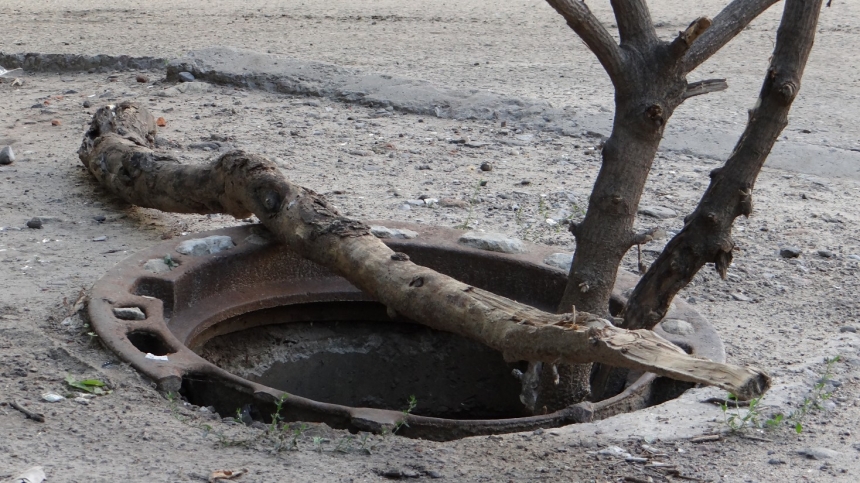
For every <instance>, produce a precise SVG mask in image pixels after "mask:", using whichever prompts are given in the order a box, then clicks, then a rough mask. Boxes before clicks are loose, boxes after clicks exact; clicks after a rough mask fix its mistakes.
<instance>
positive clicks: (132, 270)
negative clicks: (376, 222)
mask: <svg viewBox="0 0 860 483" xmlns="http://www.w3.org/2000/svg"><path fill="white" fill-rule="evenodd" d="M382 224H384V225H385V226H387V227H390V228H400V229H409V230H413V231H415V232H417V233H418V236H417V237H416V238H413V239H393V238H388V239H385V240H384V241H385V242H386V243H387V244H388V245H389V246H390V247H391V248H393V249H395V250H397V251H400V252H404V253H406V254H408V255H409V256H410V258H411V259H412V260H414V261H415V262H416V263H418V264H421V265H425V266H428V267H430V268H433V269H435V270H437V271H440V272H442V273H446V274H448V275H451V276H453V277H455V278H458V279H460V280H461V281H463V282H465V283H468V284H471V285H474V286H477V287H481V288H484V289H487V290H491V291H493V292H495V293H498V294H501V295H505V296H507V297H509V298H512V299H515V300H518V301H520V302H523V303H526V304H529V305H532V306H535V307H537V308H540V309H543V310H547V311H551V310H552V309H553V307H554V306H555V305H556V301H557V300H559V299H560V297H561V294H562V291H563V289H564V284H565V282H566V273H565V272H563V271H562V270H560V269H558V268H554V267H551V266H548V265H546V264H544V263H543V261H544V260H545V259H546V257H548V256H549V255H551V254H552V253H553V252H554V250H552V249H551V248H550V247H546V246H540V245H534V244H529V243H524V247H525V253H521V254H503V253H497V252H490V251H483V250H477V249H473V248H469V247H465V246H463V245H461V244H458V243H457V239H458V237H459V236H460V235H461V234H462V233H461V232H459V231H457V230H453V229H447V228H438V227H426V226H420V225H414V224H408V223H398V222H384V223H382ZM267 235H268V234H267V232H266V231H265V229H264V228H262V227H261V226H259V225H246V226H238V227H233V228H225V229H222V230H215V231H211V232H206V233H199V234H195V235H189V236H187V237H183V238H178V239H173V240H170V241H167V242H164V243H161V244H159V245H156V246H154V247H152V248H150V249H147V250H144V251H142V252H139V253H137V254H135V255H134V256H132V257H130V258H128V259H126V260H125V261H123V262H121V263H120V264H118V265H117V266H116V267H114V268H113V269H112V270H111V271H110V272H109V273H108V274H107V275H106V276H105V277H104V278H102V279H101V280H99V282H98V283H96V285H95V286H94V288H93V292H92V296H91V298H90V305H89V314H90V318H91V322H92V325H93V327H94V329H95V330H96V332H97V333H98V335H99V336H100V337H101V339H102V341H103V342H104V344H106V345H107V346H108V347H109V348H110V349H111V350H113V351H114V352H116V353H117V354H119V356H120V357H121V358H122V359H124V360H125V361H127V362H129V363H130V364H131V365H132V366H134V367H135V368H136V369H137V370H138V371H140V372H142V373H144V374H145V375H147V376H148V377H150V378H152V379H153V380H154V381H155V382H156V383H157V385H158V387H159V389H160V390H163V391H174V392H179V393H180V394H182V395H183V396H184V397H185V398H187V399H188V401H189V402H191V403H192V404H196V405H200V406H214V407H215V408H216V410H217V411H218V412H219V413H220V414H221V415H232V414H235V412H236V409H237V408H241V407H244V406H246V405H249V404H250V405H251V406H250V407H251V408H252V409H253V411H252V415H256V417H259V418H260V419H261V420H263V421H266V420H267V419H268V418H269V417H270V416H269V415H271V414H272V413H273V412H274V411H275V409H274V408H275V403H276V401H278V400H279V399H280V398H281V397H282V395H284V394H286V393H287V392H289V395H288V396H287V397H286V398H285V399H284V402H283V406H282V411H281V416H283V417H284V419H285V421H313V422H324V423H327V424H328V425H329V426H332V427H335V428H344V429H349V430H352V431H374V432H379V431H382V430H384V429H386V428H389V429H390V428H391V427H392V426H394V425H395V424H396V423H397V422H398V421H399V420H402V419H403V418H404V413H403V411H402V410H398V407H401V408H402V406H404V405H405V404H406V400H405V397H404V395H405V394H407V393H409V394H414V395H415V396H416V397H417V400H418V407H417V408H416V410H415V411H413V413H412V414H408V415H407V416H406V422H407V423H408V425H403V426H402V427H401V428H400V431H399V432H398V434H400V435H404V436H410V437H421V438H427V439H435V440H450V439H456V438H461V437H466V436H475V435H485V434H498V433H508V432H516V431H527V430H534V429H537V428H550V427H558V426H563V425H567V424H572V423H578V422H585V421H591V420H597V419H603V418H606V417H610V416H613V415H615V414H620V413H626V412H630V411H635V410H637V409H642V408H644V407H648V406H651V405H654V404H657V403H660V402H663V401H664V400H666V399H668V398H672V397H676V396H677V395H678V394H680V392H683V390H685V389H686V388H689V387H690V385H686V384H685V383H676V382H674V381H669V380H666V379H663V378H658V377H656V376H655V375H653V374H644V375H641V376H639V377H638V379H636V380H635V381H634V382H632V383H631V384H629V385H628V386H627V387H626V389H625V390H624V391H623V392H621V393H620V394H618V395H616V396H614V397H612V398H609V399H606V400H603V401H600V402H596V403H584V404H580V405H576V406H572V407H570V408H566V409H564V410H561V411H557V412H554V413H550V414H545V415H540V416H523V417H519V416H520V415H518V414H517V405H516V404H513V403H511V400H512V398H514V397H517V395H518V387H519V385H518V383H517V382H516V381H515V380H513V377H512V376H510V373H511V369H512V368H515V367H517V364H506V363H504V361H502V358H501V355H499V354H497V353H494V352H493V351H492V350H490V349H488V348H484V347H482V346H479V345H477V343H475V342H473V341H469V340H466V339H463V338H460V337H459V336H455V335H453V334H446V333H441V332H437V331H432V330H431V329H428V328H425V327H421V326H416V325H414V324H409V323H408V322H407V323H404V321H393V320H391V319H389V318H388V316H387V315H386V312H385V309H384V307H383V306H381V304H378V303H376V302H375V301H373V300H372V299H370V298H369V297H368V296H367V295H365V294H364V293H362V292H360V291H358V290H357V289H356V288H355V287H353V286H352V285H351V284H350V283H348V282H347V281H346V280H344V279H343V278H341V277H339V276H337V275H334V274H332V273H331V272H330V271H328V270H327V269H325V268H323V267H321V266H319V265H317V264H315V263H313V262H310V261H308V260H305V259H303V258H301V257H300V256H298V255H296V254H295V253H293V252H291V251H290V250H288V249H286V248H284V247H283V246H282V245H279V244H276V243H273V242H270V241H269V240H268V237H267ZM208 237H229V238H230V240H231V241H232V245H235V246H232V248H229V249H227V250H225V251H221V252H218V253H213V254H202V255H194V254H192V253H189V254H181V253H179V252H178V251H177V248H178V247H179V245H180V244H181V243H182V242H183V241H187V240H200V239H202V238H208ZM208 239H209V240H210V244H214V245H217V244H218V243H219V241H220V243H227V244H228V245H230V244H231V243H229V242H225V240H226V239H224V238H208ZM198 248H199V247H198ZM167 256H169V257H167ZM166 258H167V259H166ZM635 282H636V277H635V276H634V275H632V274H630V273H627V272H622V273H621V274H620V276H619V278H618V283H617V286H616V292H618V291H619V290H625V289H628V288H630V287H632V286H633V284H635ZM117 309H120V310H117ZM121 309H130V310H125V311H123V310H121ZM136 309H139V310H136ZM669 319H671V320H672V321H673V322H672V325H671V327H668V328H670V330H671V332H673V333H668V332H666V331H664V330H663V328H662V327H660V326H658V328H657V331H658V332H659V333H660V335H662V336H663V337H665V338H666V339H668V340H670V341H672V342H674V343H675V344H677V345H679V346H680V347H682V348H684V349H685V350H686V351H687V352H688V353H691V354H694V355H696V356H698V357H703V358H707V359H711V360H715V361H718V362H724V361H725V351H724V348H723V344H722V342H721V340H720V338H719V336H718V335H717V333H716V331H715V330H714V328H713V327H712V326H711V325H710V323H708V322H707V321H706V320H705V319H704V318H703V317H702V316H701V315H700V314H699V313H698V312H697V311H695V310H694V309H693V308H692V307H691V306H689V305H688V304H686V303H685V302H683V301H681V300H678V301H676V302H675V303H674V304H673V306H672V308H671V310H670V312H669V315H668V317H667V320H669ZM679 321H680V322H679ZM683 321H685V322H686V323H684V322H683ZM386 328H388V329H389V330H387V329H386ZM308 329H310V330H308ZM679 329H682V330H679ZM261 334H262V335H261ZM684 334H686V335H684ZM380 338H381V339H380ZM386 338H389V339H386ZM335 339H336V340H337V342H332V340H335ZM349 341H352V343H350V342H349ZM261 344H262V345H261ZM266 344H270V345H274V346H279V347H276V348H271V347H266ZM243 348H244V349H253V352H254V353H253V354H249V353H247V352H242V349H243ZM435 352H442V353H443V354H444V356H445V357H439V355H438V354H435ZM261 353H265V354H263V356H265V357H263V356H261ZM320 354H322V355H320ZM361 354H364V355H369V357H370V359H367V360H364V361H362V360H361V357H360V355H361ZM203 355H205V356H207V358H208V359H210V360H215V361H217V362H218V364H219V365H221V366H223V367H228V368H230V369H231V370H233V371H234V372H239V373H243V374H244V375H245V376H247V377H241V376H240V375H237V374H235V373H233V372H228V371H227V370H225V369H223V368H222V367H219V365H216V364H213V363H212V362H210V360H207V359H206V358H204V357H202V356H203ZM401 357H403V358H405V359H407V360H398V359H399V358H401ZM460 357H468V358H469V359H468V360H467V361H466V363H464V364H461V363H460V362H462V361H458V360H457V359H458V358H460ZM262 359H265V361H264V362H263V363H264V366H265V367H266V370H258V369H259V367H257V366H256V364H258V363H260V361H261V360H262ZM452 359H453V360H452ZM440 361H442V362H440ZM362 368H363V369H364V370H362ZM487 368H489V369H487ZM483 370H486V371H487V374H481V373H480V371H483ZM368 371H370V373H368ZM416 371H417V372H416ZM279 374H280V376H279ZM302 376H304V377H302ZM505 378H508V379H505ZM434 379H435V382H434ZM363 381H364V382H368V381H372V382H373V383H372V384H371V383H367V384H363ZM267 384H269V385H273V386H280V387H279V388H276V387H270V386H269V385H267ZM363 386H367V387H366V391H367V392H366V393H364V394H361V391H360V390H359V389H357V387H358V388H360V387H363ZM332 388H334V389H332ZM386 388H388V389H389V390H388V391H386ZM464 388H465V390H466V392H467V394H457V393H456V392H457V391H462V390H464ZM487 388H492V389H494V390H495V391H492V390H487ZM285 389H288V391H285ZM347 389H348V390H347ZM469 389H471V392H472V393H471V394H468V390H469ZM422 391H423V393H422ZM452 391H453V392H454V394H451V392H452ZM493 392H497V393H499V394H500V395H499V396H498V397H494V398H490V399H487V398H486V397H485V396H486V393H493ZM308 396H312V397H314V398H317V399H324V400H326V402H322V401H317V400H314V399H312V398H311V397H308ZM398 405H399V406H398ZM357 406H369V407H357Z"/></svg>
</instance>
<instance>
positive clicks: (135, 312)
mask: <svg viewBox="0 0 860 483" xmlns="http://www.w3.org/2000/svg"><path fill="white" fill-rule="evenodd" d="M113 315H114V316H115V317H116V318H118V319H122V320H144V319H145V318H146V314H144V313H143V311H142V310H140V309H139V308H137V307H116V308H114V309H113Z"/></svg>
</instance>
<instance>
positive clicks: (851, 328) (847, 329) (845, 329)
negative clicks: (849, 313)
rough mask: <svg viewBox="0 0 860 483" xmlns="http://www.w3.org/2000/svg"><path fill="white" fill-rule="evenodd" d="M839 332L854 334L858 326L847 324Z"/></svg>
mask: <svg viewBox="0 0 860 483" xmlns="http://www.w3.org/2000/svg"><path fill="white" fill-rule="evenodd" d="M839 332H851V333H852V334H856V333H857V327H854V326H853V325H846V326H844V327H840V328H839Z"/></svg>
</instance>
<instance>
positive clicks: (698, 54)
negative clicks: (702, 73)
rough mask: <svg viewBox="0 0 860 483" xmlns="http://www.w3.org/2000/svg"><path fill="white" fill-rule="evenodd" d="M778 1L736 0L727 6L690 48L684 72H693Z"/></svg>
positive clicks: (685, 60) (685, 58) (685, 57)
mask: <svg viewBox="0 0 860 483" xmlns="http://www.w3.org/2000/svg"><path fill="white" fill-rule="evenodd" d="M778 1H779V0H734V1H733V2H732V3H730V4H728V5H726V8H724V9H723V11H722V12H720V13H719V14H718V15H717V16H716V17H714V19H713V21H712V22H711V26H710V28H709V29H708V30H707V31H706V32H705V33H704V34H702V36H701V37H699V39H698V40H697V41H696V42H694V43H693V44H692V46H690V49H689V50H688V51H687V53H686V55H685V56H684V71H685V72H692V71H693V70H694V69H695V68H696V67H698V66H699V65H701V64H702V62H704V61H706V60H708V59H709V58H710V57H711V56H712V55H714V54H715V53H717V51H719V50H720V49H722V48H723V46H725V45H726V44H727V43H729V41H730V40H732V39H733V38H735V36H737V35H738V34H739V33H741V31H743V29H745V28H746V27H747V25H749V24H750V22H752V21H753V20H755V18H756V17H758V16H759V15H761V14H762V12H764V11H765V10H767V9H768V8H769V7H770V6H771V5H773V4H774V3H776V2H778Z"/></svg>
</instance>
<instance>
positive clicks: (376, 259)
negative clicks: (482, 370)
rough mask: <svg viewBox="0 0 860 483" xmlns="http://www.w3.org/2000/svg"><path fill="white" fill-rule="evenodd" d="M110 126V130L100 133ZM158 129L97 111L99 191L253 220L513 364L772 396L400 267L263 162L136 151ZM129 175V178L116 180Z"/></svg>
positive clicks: (126, 109)
mask: <svg viewBox="0 0 860 483" xmlns="http://www.w3.org/2000/svg"><path fill="white" fill-rule="evenodd" d="M111 116H114V117H113V118H111ZM105 118H107V119H110V121H111V122H110V123H108V124H107V126H108V127H105V125H99V126H95V124H96V123H97V122H98V121H99V120H100V119H105ZM150 120H151V115H150V114H149V112H147V111H146V109H144V108H142V107H139V106H137V105H135V104H131V103H126V104H121V105H120V106H116V107H114V106H110V107H105V108H101V109H99V111H98V112H97V113H96V116H95V118H94V126H93V128H91V131H90V134H88V135H87V137H86V138H85V140H84V143H83V145H82V146H81V149H80V151H79V156H80V158H81V161H82V162H83V163H84V165H85V166H87V167H88V168H89V169H90V171H91V172H92V173H93V175H94V176H95V177H96V179H97V180H99V181H100V182H101V183H102V185H103V186H104V187H105V188H107V189H108V190H109V191H111V192H112V193H114V194H115V195H117V196H119V197H121V198H123V199H125V200H126V201H128V202H131V203H135V204H140V205H142V206H148V207H151V208H157V209H163V210H169V211H177V212H185V213H188V212H197V213H211V212H213V210H216V209H222V210H223V212H225V213H239V214H244V213H247V212H253V213H255V214H256V215H257V217H258V218H260V220H261V221H262V222H263V224H264V225H265V226H266V227H267V228H268V229H269V230H270V231H271V232H272V233H273V234H274V236H275V237H276V239H277V240H279V241H280V242H282V243H284V244H285V245H287V246H288V247H290V248H291V249H292V250H294V251H296V252H297V253H299V254H300V255H302V256H304V257H306V258H308V259H310V260H313V261H314V262H316V263H319V264H321V265H324V266H326V267H328V268H329V269H331V270H333V271H335V272H336V273H339V274H341V275H343V276H344V277H345V278H346V279H347V280H349V281H350V282H351V283H353V284H354V285H355V286H356V287H358V288H360V289H362V290H363V291H365V292H366V293H368V294H369V295H371V296H373V297H375V298H376V299H377V300H378V301H379V302H381V303H382V304H384V305H385V306H386V307H387V308H389V309H390V310H392V311H393V312H394V313H398V314H403V315H405V316H407V317H410V318H411V319H412V320H414V321H416V322H418V323H421V324H423V325H426V326H428V327H431V328H434V329H437V330H442V331H446V332H452V333H455V334H459V335H463V336H465V337H469V338H471V339H474V340H476V341H478V342H481V343H483V344H484V345H487V346H488V347H491V348H493V349H495V350H498V351H499V352H501V353H502V354H503V355H504V357H505V358H506V359H508V360H517V361H519V360H527V361H542V362H548V363H571V364H576V363H586V362H592V361H598V362H601V363H604V364H608V365H612V366H618V367H626V368H630V369H636V370H642V371H646V372H653V373H656V374H659V375H663V376H667V377H671V378H674V379H678V380H682V381H689V382H695V383H702V384H716V385H718V386H720V387H721V388H723V389H725V390H728V391H731V392H732V393H734V394H736V395H737V396H738V397H739V398H742V399H747V398H752V397H757V396H760V395H761V394H762V393H763V392H764V391H765V390H766V389H767V388H768V387H769V385H770V378H769V376H768V375H767V373H765V372H764V371H761V370H759V369H756V368H752V367H739V366H734V365H731V364H720V363H716V362H711V361H706V360H700V359H696V358H694V357H690V356H689V355H687V354H686V353H684V352H683V351H682V350H680V349H679V348H678V347H676V346H674V345H673V344H671V343H670V342H668V341H666V340H664V339H662V338H660V337H659V336H657V335H656V334H654V333H653V332H651V331H632V332H631V331H627V330H624V329H619V328H616V327H614V326H613V325H612V324H610V323H609V322H608V321H606V320H603V319H601V318H598V317H595V316H593V315H590V314H587V313H584V312H578V313H576V314H558V315H555V314H548V313H546V312H542V311H539V310H537V309H534V308H532V307H529V306H526V305H522V304H519V303H517V302H514V301H512V300H509V299H506V298H504V297H500V296H498V295H495V294H492V293H490V292H487V291H484V290H481V289H478V288H476V287H472V286H469V285H467V284H464V283H461V282H458V281H456V280H454V279H452V278H450V277H447V276H445V275H442V274H439V273H437V272H434V271H432V270H430V269H428V268H425V267H421V266H419V265H416V264H414V263H412V262H411V261H408V260H403V259H402V258H401V257H397V256H395V255H396V253H395V252H393V251H392V250H391V249H389V248H388V247H387V246H385V244H383V243H382V242H381V241H380V240H379V239H377V238H376V237H375V236H373V235H372V234H371V233H370V230H369V228H368V227H367V226H366V225H365V224H363V223H361V222H359V221H356V220H351V219H348V218H345V217H342V216H340V215H339V214H338V212H337V210H336V209H335V208H334V207H332V206H331V205H329V204H328V203H327V202H326V201H325V200H324V199H323V198H322V197H320V196H319V195H317V194H316V193H314V192H313V191H311V190H308V189H305V188H302V187H299V186H296V185H294V184H292V183H290V182H289V181H287V180H286V179H285V178H284V177H283V176H282V175H281V174H280V172H279V171H278V169H277V167H276V166H275V164H274V163H272V162H271V161H269V160H267V159H265V158H263V157H261V156H256V155H251V154H246V153H243V152H241V151H233V152H230V153H227V154H224V155H222V156H221V157H220V158H218V159H217V160H215V161H213V162H212V163H210V164H208V165H200V166H181V165H179V164H178V163H177V162H176V160H174V159H172V158H168V157H164V156H159V155H157V154H156V153H154V152H153V151H151V150H150V149H149V148H147V147H144V146H141V145H139V144H136V143H134V142H131V141H129V139H130V138H129V136H132V137H134V136H137V138H139V139H145V138H146V136H147V134H149V133H151V132H150V131H147V130H145V129H149V127H148V126H149V125H150ZM142 129H143V130H142ZM96 131H97V133H96ZM118 132H126V133H127V134H124V136H125V137H121V136H119V135H117V134H116V133H118ZM135 159H142V160H144V161H143V162H133V161H134V160H135ZM121 171H127V172H128V176H126V177H125V178H122V179H120V178H121V177H119V176H116V175H115V174H116V173H118V172H121ZM165 171H168V172H169V176H165V174H164V172H165ZM185 195H189V196H190V197H188V198H186V196H185Z"/></svg>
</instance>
